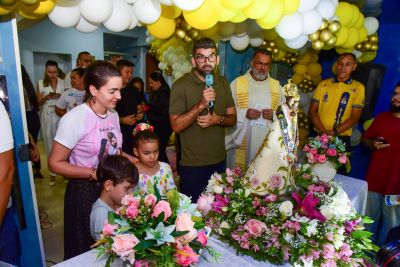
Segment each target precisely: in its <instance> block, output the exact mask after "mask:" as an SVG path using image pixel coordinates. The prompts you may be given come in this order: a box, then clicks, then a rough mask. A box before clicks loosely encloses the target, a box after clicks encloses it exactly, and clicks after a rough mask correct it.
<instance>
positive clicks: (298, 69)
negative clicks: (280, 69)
mask: <svg viewBox="0 0 400 267" xmlns="http://www.w3.org/2000/svg"><path fill="white" fill-rule="evenodd" d="M293 72H294V73H296V74H300V75H304V74H306V72H307V66H306V65H303V64H296V65H294V66H293Z"/></svg>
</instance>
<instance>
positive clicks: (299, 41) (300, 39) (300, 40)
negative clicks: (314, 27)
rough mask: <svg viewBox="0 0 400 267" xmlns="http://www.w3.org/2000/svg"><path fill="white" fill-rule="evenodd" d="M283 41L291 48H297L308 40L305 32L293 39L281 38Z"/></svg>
mask: <svg viewBox="0 0 400 267" xmlns="http://www.w3.org/2000/svg"><path fill="white" fill-rule="evenodd" d="M283 41H284V42H285V44H286V45H287V46H288V47H290V48H293V49H299V48H301V47H303V46H304V45H305V44H306V43H307V41H308V35H307V34H302V35H300V36H299V37H297V38H295V39H285V40H283Z"/></svg>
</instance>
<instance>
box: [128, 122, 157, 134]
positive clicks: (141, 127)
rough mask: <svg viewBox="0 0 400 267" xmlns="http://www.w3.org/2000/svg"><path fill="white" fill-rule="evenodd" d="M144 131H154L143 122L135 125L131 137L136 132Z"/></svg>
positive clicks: (152, 127)
mask: <svg viewBox="0 0 400 267" xmlns="http://www.w3.org/2000/svg"><path fill="white" fill-rule="evenodd" d="M144 130H149V131H150V132H153V131H154V126H153V125H150V124H148V123H145V122H141V123H138V124H136V126H135V128H133V131H132V135H133V136H135V135H136V134H137V133H138V132H141V131H144Z"/></svg>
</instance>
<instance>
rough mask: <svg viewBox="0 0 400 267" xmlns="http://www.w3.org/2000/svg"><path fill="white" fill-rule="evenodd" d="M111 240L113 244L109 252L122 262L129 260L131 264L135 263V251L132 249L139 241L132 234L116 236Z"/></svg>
mask: <svg viewBox="0 0 400 267" xmlns="http://www.w3.org/2000/svg"><path fill="white" fill-rule="evenodd" d="M112 239H113V241H114V242H113V244H112V247H111V250H112V251H114V252H115V253H116V254H117V255H118V256H120V257H121V258H122V260H129V262H130V263H131V264H133V263H134V262H135V251H134V250H133V248H134V247H135V246H136V245H137V244H138V243H139V239H137V238H136V236H135V235H133V234H123V235H116V236H114V237H112Z"/></svg>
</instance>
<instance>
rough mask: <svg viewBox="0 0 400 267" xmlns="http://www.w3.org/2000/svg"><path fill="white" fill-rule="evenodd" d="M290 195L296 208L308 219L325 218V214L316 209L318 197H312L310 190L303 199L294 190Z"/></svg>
mask: <svg viewBox="0 0 400 267" xmlns="http://www.w3.org/2000/svg"><path fill="white" fill-rule="evenodd" d="M292 197H293V198H294V199H295V200H296V202H297V206H296V209H298V210H299V211H300V213H302V214H304V215H305V216H307V217H308V218H310V219H317V220H320V221H325V220H326V218H325V216H324V215H322V214H321V212H319V211H318V210H317V209H316V207H317V205H318V203H319V198H316V197H314V195H313V193H312V192H308V193H307V194H306V196H305V197H304V199H303V200H302V199H301V197H300V195H299V194H297V193H296V192H292Z"/></svg>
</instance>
